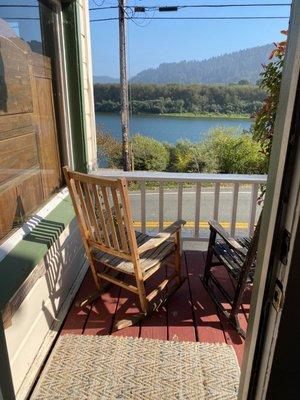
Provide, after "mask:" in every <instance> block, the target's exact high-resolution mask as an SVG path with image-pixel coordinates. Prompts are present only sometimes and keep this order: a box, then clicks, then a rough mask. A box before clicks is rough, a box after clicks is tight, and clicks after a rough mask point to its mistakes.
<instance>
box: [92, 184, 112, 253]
mask: <svg viewBox="0 0 300 400" xmlns="http://www.w3.org/2000/svg"><path fill="white" fill-rule="evenodd" d="M92 188H93V193H94V198H95V207H96V212H97V214H98V218H99V225H100V227H101V236H100V237H101V239H100V241H102V243H103V244H104V245H105V246H108V247H110V240H109V234H108V231H107V228H106V222H105V217H104V215H103V210H102V205H101V199H100V195H99V192H98V188H97V186H96V185H94V184H93V185H92Z"/></svg>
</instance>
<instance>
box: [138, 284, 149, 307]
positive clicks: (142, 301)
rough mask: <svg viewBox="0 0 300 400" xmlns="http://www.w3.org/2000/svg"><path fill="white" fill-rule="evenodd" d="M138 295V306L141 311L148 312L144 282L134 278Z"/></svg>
mask: <svg viewBox="0 0 300 400" xmlns="http://www.w3.org/2000/svg"><path fill="white" fill-rule="evenodd" d="M136 284H137V288H138V292H139V293H138V295H139V299H140V306H141V310H142V312H143V313H145V314H147V313H148V312H149V302H148V300H147V297H146V290H145V284H144V281H143V280H139V279H137V280H136Z"/></svg>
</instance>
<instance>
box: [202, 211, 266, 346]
mask: <svg viewBox="0 0 300 400" xmlns="http://www.w3.org/2000/svg"><path fill="white" fill-rule="evenodd" d="M260 220H261V217H260V218H259V220H258V223H257V226H256V229H255V231H254V234H253V237H252V238H236V239H235V238H233V237H232V236H230V235H229V234H228V233H227V232H226V231H225V230H224V229H223V227H222V226H221V225H220V224H219V223H218V222H217V221H209V227H210V238H209V244H208V251H207V256H206V263H205V270H204V275H203V278H202V281H203V284H204V286H205V288H206V290H207V291H208V293H209V295H210V297H211V298H212V300H213V301H214V303H215V304H216V306H217V307H218V309H219V310H220V311H221V312H222V313H223V314H224V315H225V317H226V318H227V319H228V320H229V322H230V323H231V324H232V325H233V326H234V328H235V329H236V330H237V331H238V333H239V334H240V335H241V336H242V337H243V338H245V336H246V333H245V331H244V330H243V329H242V328H241V326H240V323H239V320H238V313H239V310H240V307H241V305H242V302H243V294H244V292H245V289H246V287H247V285H248V284H251V283H252V282H253V275H254V268H255V262H256V253H257V244H258V238H259V231H260ZM220 266H223V267H225V268H226V270H227V272H228V274H229V276H230V277H232V278H233V279H232V281H233V283H234V287H235V289H234V294H233V296H232V295H231V294H229V293H228V291H227V290H226V289H225V288H224V286H223V285H222V283H221V282H220V280H218V279H217V277H216V275H215V274H214V270H215V269H216V268H217V267H220ZM213 285H214V286H215V288H217V289H218V290H219V291H220V292H221V294H222V295H223V296H224V297H225V299H226V300H227V301H228V303H229V304H230V306H231V309H230V311H228V310H225V309H224V307H223V306H222V304H221V301H220V300H219V299H218V298H217V296H216V295H215V293H214V287H213Z"/></svg>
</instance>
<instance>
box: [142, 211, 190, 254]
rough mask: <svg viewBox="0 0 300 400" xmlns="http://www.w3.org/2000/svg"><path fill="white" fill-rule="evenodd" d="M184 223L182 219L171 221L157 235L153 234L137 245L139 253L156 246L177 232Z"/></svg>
mask: <svg viewBox="0 0 300 400" xmlns="http://www.w3.org/2000/svg"><path fill="white" fill-rule="evenodd" d="M185 223H186V221H184V220H182V219H180V220H178V221H176V222H173V224H171V225H169V226H168V227H167V228H166V229H164V230H163V231H162V232H159V233H158V234H157V235H155V236H153V237H152V238H151V239H149V240H148V241H147V242H145V243H143V244H142V245H141V246H139V248H138V251H139V254H141V253H144V252H145V251H147V250H150V249H154V248H155V247H158V246H159V245H161V244H162V243H163V242H165V241H166V240H168V239H170V237H171V236H173V235H174V234H175V233H176V232H178V231H179V230H180V229H181V227H182V226H183V225H185Z"/></svg>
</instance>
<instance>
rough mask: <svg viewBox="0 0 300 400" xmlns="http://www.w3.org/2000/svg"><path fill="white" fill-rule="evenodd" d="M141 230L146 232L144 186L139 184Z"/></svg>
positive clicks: (143, 183)
mask: <svg viewBox="0 0 300 400" xmlns="http://www.w3.org/2000/svg"><path fill="white" fill-rule="evenodd" d="M141 229H142V232H143V233H145V232H146V184H145V181H142V182H141Z"/></svg>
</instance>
